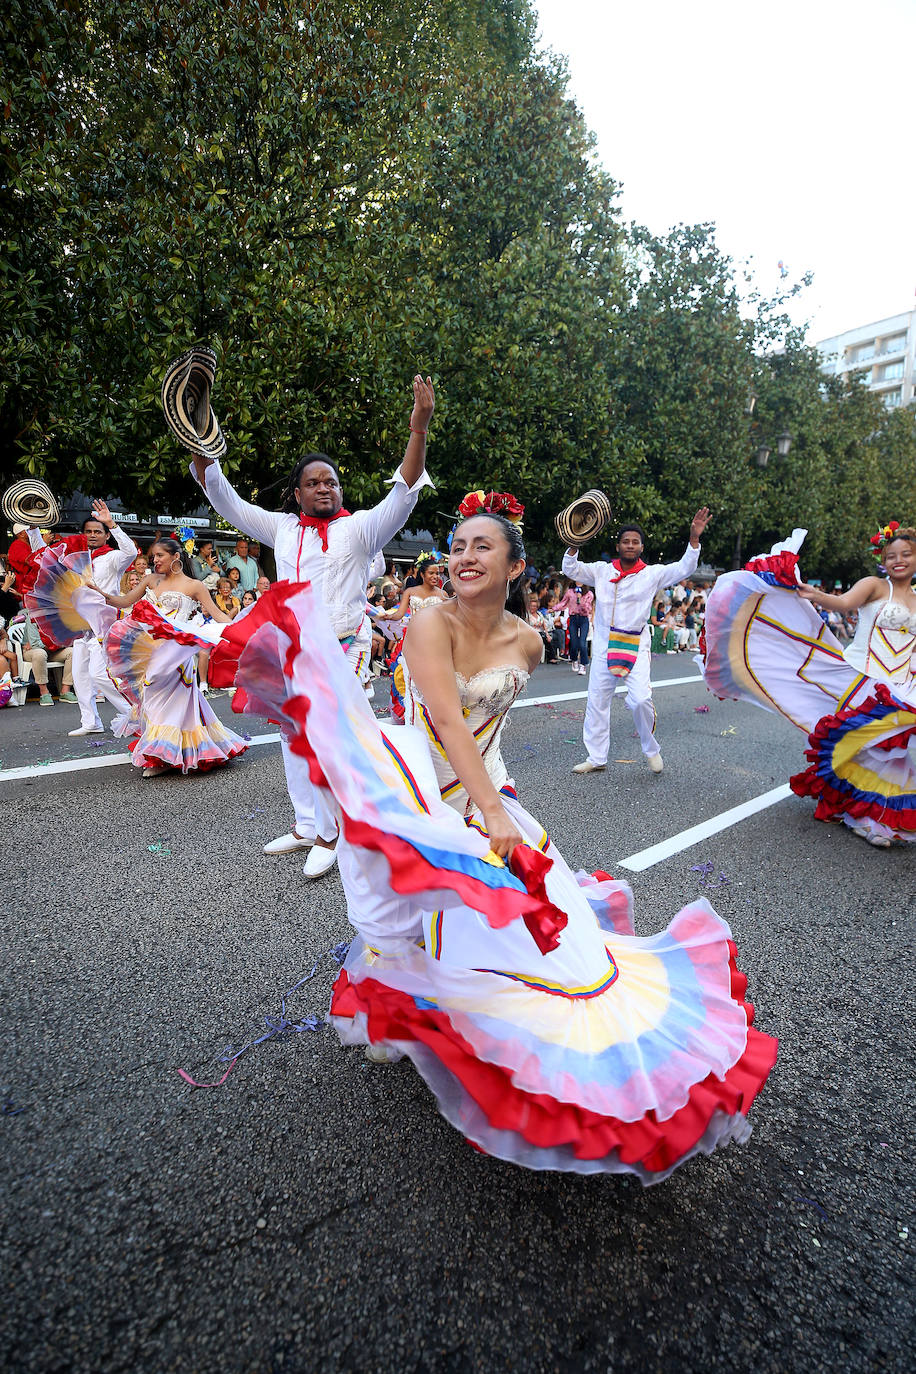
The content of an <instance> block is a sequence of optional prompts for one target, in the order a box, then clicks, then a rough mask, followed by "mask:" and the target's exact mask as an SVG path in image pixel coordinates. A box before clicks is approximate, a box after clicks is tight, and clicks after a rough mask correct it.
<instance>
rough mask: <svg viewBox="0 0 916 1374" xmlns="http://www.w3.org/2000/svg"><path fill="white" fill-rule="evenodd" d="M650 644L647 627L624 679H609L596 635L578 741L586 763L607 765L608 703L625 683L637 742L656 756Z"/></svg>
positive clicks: (604, 648) (603, 648)
mask: <svg viewBox="0 0 916 1374" xmlns="http://www.w3.org/2000/svg"><path fill="white" fill-rule="evenodd" d="M651 643H652V638H651V634H650V631H649V627H648V626H646V627H645V629H644V630H643V632H642V635H641V637H640V641H639V652H638V654H637V655H636V663H635V664H634V665H633V669H632V671H631V672H630V673H629V674H628V675H627V676H626V677H625V678H619V677H613V676H612V674H611V673H609V672H608V670H607V645H606V644H599V642H598V638H597V636H596V637H595V643H594V648H593V653H592V661H591V665H590V667H589V670H588V701H587V703H586V706H585V723H584V724H583V727H582V739H583V741H584V742H585V748H586V750H587V751H588V759H589V763H594V764H604V763H607V757H608V753H609V751H610V747H611V702H612V701H613V699H614V692H615V690H616V689H617V688H618V687H620V686H622V685H623V684H624V683H625V684H626V689H627V706H629V708H630V710H631V711H632V712H633V721H634V723H635V725H636V733H637V734H638V735H639V743H640V747H641V748H642V751H643V753H644V754H645V755H646V756H647V757H651V756H652V755H653V754H660V753H661V748H660V746H659V743H658V740H657V739H656V738H655V733H654V731H655V707H654V706H653V705H652V683H651V681H650V669H651V664H652V655H651V653H650V649H649V646H650V644H651Z"/></svg>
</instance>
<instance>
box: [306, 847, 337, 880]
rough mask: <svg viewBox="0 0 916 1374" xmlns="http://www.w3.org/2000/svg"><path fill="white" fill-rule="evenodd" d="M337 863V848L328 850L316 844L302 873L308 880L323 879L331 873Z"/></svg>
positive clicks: (310, 851)
mask: <svg viewBox="0 0 916 1374" xmlns="http://www.w3.org/2000/svg"><path fill="white" fill-rule="evenodd" d="M336 863H337V850H336V848H335V849H326V848H325V846H324V845H323V844H316V845H314V846H313V847H312V848H311V849H310V850H309V856H308V858H307V859H306V861H305V863H304V864H303V866H302V872H303V875H304V876H305V877H306V878H323V877H324V875H325V874H326V873H330V871H331V869H332V868H333V867H334V865H335V864H336Z"/></svg>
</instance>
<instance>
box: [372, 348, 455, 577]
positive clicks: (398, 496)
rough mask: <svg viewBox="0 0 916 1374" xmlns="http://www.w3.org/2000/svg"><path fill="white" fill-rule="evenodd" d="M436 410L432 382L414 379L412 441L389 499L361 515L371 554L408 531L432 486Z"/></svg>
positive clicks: (410, 440)
mask: <svg viewBox="0 0 916 1374" xmlns="http://www.w3.org/2000/svg"><path fill="white" fill-rule="evenodd" d="M435 406H436V393H435V390H434V388H433V384H432V380H431V379H430V378H429V377H427V379H426V381H425V382H424V380H423V378H422V377H421V376H420V375H419V373H418V374H417V375H416V376H415V377H414V379H413V410H412V411H411V414H410V438H409V440H408V441H407V448H406V450H405V452H404V457H403V459H402V460H401V466H400V468H399V469H398V471H397V472H396V473H395V475H394V478H393V479H392V480H393V485H392V488H391V490H390V491H389V493H388V495H387V496H386V497H385V499H384V500H383V501H380V502H379V503H378V505H377V506H373V507H372V509H371V510H367V511H359V512H358V514H357V520H358V521H359V524H358V530H359V537H360V539H361V540H362V544H363V548H364V549H365V551H366V552H367V553H369V554H374V553H375V552H376V550H377V549H383V548H384V547H385V545H386V544H387V543H388V542H389V540H391V539H393V538H394V536H395V535H396V534H397V532H398V530H401V529H403V528H404V525H405V524H406V523H407V520H408V519H409V518H410V514H411V512H412V510H413V508H414V506H415V505H416V504H417V497H418V495H419V493H420V489H421V488H422V487H424V486H432V482H431V481H430V480H429V477H428V476H427V473H426V431H427V430H428V429H429V424H430V421H431V420H432V416H433V410H434V409H435Z"/></svg>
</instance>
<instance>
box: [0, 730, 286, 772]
mask: <svg viewBox="0 0 916 1374" xmlns="http://www.w3.org/2000/svg"><path fill="white" fill-rule="evenodd" d="M279 742H280V733H279V731H277V733H276V734H273V735H253V736H252V738H251V739H250V740H249V741H248V744H249V745H250V746H251V745H256V744H279ZM130 757H131V756H130V754H103V755H102V757H101V758H98V759H62V760H61V762H60V763H39V764H29V765H28V766H27V767H24V768H3V769H0V782H19V781H20V779H22V778H43V777H47V775H48V774H49V773H80V772H82V771H83V769H84V768H114V767H115V765H116V764H119V763H130Z"/></svg>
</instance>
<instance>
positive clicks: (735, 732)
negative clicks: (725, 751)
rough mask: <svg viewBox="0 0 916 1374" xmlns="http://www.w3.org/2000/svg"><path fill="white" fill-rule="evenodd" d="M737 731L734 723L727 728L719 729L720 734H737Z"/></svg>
mask: <svg viewBox="0 0 916 1374" xmlns="http://www.w3.org/2000/svg"><path fill="white" fill-rule="evenodd" d="M737 733H738V732H737V730H736V729H735V727H734V725H730V726H729V727H728V729H727V730H720V731H719V734H720V735H735V734H737Z"/></svg>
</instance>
